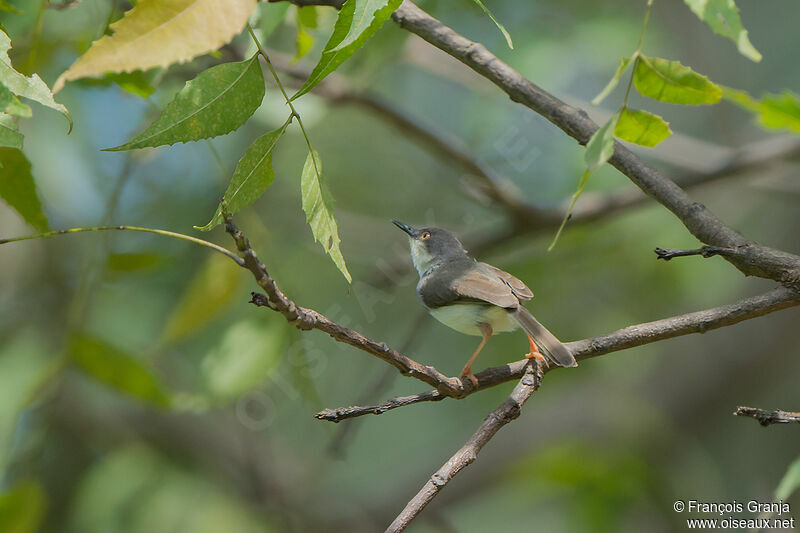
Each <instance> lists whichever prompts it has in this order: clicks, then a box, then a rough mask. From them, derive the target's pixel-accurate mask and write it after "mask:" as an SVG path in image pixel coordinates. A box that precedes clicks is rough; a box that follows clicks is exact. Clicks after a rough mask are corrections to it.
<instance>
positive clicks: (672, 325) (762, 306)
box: [317, 287, 800, 422]
mask: <svg viewBox="0 0 800 533" xmlns="http://www.w3.org/2000/svg"><path fill="white" fill-rule="evenodd" d="M796 305H800V293H797V292H795V291H794V290H792V289H789V288H784V287H781V288H778V289H774V290H772V291H770V292H768V293H765V294H762V295H759V296H753V297H751V298H745V299H743V300H739V301H738V302H736V303H733V304H728V305H722V306H720V307H714V308H712V309H705V310H703V311H696V312H694V313H687V314H684V315H678V316H674V317H670V318H664V319H661V320H656V321H654V322H647V323H644V324H636V325H634V326H628V327H627V328H622V329H619V330H617V331H613V332H611V333H607V334H605V335H598V336H597V337H591V338H589V339H584V340H580V341H574V342H568V343H566V346H567V348H568V349H569V351H570V353H572V355H573V356H575V359H577V360H578V361H583V360H585V359H590V358H593V357H598V356H600V355H605V354H609V353H612V352H617V351H620V350H626V349H628V348H635V347H637V346H642V345H644V344H650V343H652V342H658V341H662V340H665V339H671V338H673V337H679V336H682V335H689V334H691V333H705V332H706V331H710V330H712V329H718V328H721V327H725V326H730V325H733V324H736V323H738V322H742V321H744V320H749V319H752V318H756V317H759V316H763V315H766V314H769V313H773V312H775V311H779V310H781V309H786V308H788V307H792V306H796ZM526 363H527V359H522V360H519V361H514V362H513V363H508V364H505V365H502V366H497V367H492V368H487V369H486V370H483V371H481V372H478V373H477V374H475V377H476V378H477V380H478V386H477V387H476V388H474V389H472V390H470V391H469V392H466V393H465V395H464V396H468V395H470V394H474V393H475V392H478V391H480V390H484V389H487V388H489V387H494V386H496V385H500V384H501V383H505V382H507V381H511V380H513V379H518V378H519V377H520V376H521V375H522V373H523V372H524V369H525V365H526ZM556 368H558V367H551V368H549V369H546V370H545V372H547V371H551V370H554V369H556ZM445 397H447V396H446V395H444V394H438V391H427V392H422V393H419V394H415V395H413V396H402V397H399V398H392V399H391V400H387V401H386V402H384V403H382V404H378V405H375V406H365V407H345V408H339V409H326V410H325V411H322V412H321V413H320V414H322V413H324V414H325V416H319V415H317V418H319V419H321V420H330V421H334V422H338V421H339V420H344V419H346V418H353V417H356V416H362V415H365V414H382V413H384V412H386V411H388V410H390V409H395V408H397V407H405V406H406V405H412V404H415V403H419V402H428V401H438V400H441V399H444V398H445Z"/></svg>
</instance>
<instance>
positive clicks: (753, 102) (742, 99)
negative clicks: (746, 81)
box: [720, 85, 761, 112]
mask: <svg viewBox="0 0 800 533" xmlns="http://www.w3.org/2000/svg"><path fill="white" fill-rule="evenodd" d="M720 89H722V97H723V98H724V99H725V100H728V101H729V102H732V103H734V104H736V105H738V106H739V107H741V108H742V109H746V110H747V111H753V112H758V110H759V107H760V106H761V102H759V101H758V100H757V99H755V98H753V97H752V96H750V94H749V93H747V92H746V91H740V90H739V89H731V88H730V87H725V86H724V85H720Z"/></svg>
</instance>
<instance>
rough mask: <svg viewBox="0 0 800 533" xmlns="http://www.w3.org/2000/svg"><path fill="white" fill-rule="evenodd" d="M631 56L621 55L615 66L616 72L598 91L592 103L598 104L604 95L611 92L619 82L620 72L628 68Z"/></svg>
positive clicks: (604, 97) (603, 98)
mask: <svg viewBox="0 0 800 533" xmlns="http://www.w3.org/2000/svg"><path fill="white" fill-rule="evenodd" d="M632 59H633V57H623V58H622V59H620V60H619V66H618V67H617V72H615V73H614V77H613V78H611V80H610V81H609V82H608V84H607V85H606V86H605V87H604V88H603V90H602V91H600V94H598V95H597V96H595V97H594V99H592V105H599V104H600V102H602V101H603V100H605V99H606V96H608V95H609V94H611V91H613V90H614V88H615V87H616V86H617V84H618V83H619V79H620V78H621V77H622V74H623V73H624V72H625V71H626V70H627V69H628V65H630V64H631V60H632Z"/></svg>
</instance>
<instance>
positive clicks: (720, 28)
mask: <svg viewBox="0 0 800 533" xmlns="http://www.w3.org/2000/svg"><path fill="white" fill-rule="evenodd" d="M684 2H686V5H687V6H689V7H690V8H691V10H692V11H694V14H695V15H697V17H698V18H699V19H700V20H702V21H704V22H705V23H706V24H708V25H709V27H710V28H711V29H712V30H714V33H716V34H718V35H722V36H723V37H727V38H728V39H730V40H731V41H733V42H734V43H736V47H737V48H738V49H739V53H740V54H742V55H743V56H745V57H746V58H748V59H751V60H753V61H755V62H758V61H761V54H760V53H759V51H758V50H756V49H755V47H754V46H753V43H751V42H750V38H749V37H748V36H747V30H746V29H744V28H743V27H742V21H741V19H740V18H739V8H738V7H736V3H735V2H734V1H733V0H684Z"/></svg>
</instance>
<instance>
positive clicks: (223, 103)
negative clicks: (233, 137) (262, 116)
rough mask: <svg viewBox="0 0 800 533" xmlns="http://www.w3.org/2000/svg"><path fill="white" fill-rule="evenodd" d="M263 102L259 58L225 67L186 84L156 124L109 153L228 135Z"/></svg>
mask: <svg viewBox="0 0 800 533" xmlns="http://www.w3.org/2000/svg"><path fill="white" fill-rule="evenodd" d="M263 98H264V76H263V74H262V72H261V65H260V64H259V62H258V54H256V55H254V56H253V57H252V58H251V59H247V60H245V61H239V62H236V63H223V64H222V65H217V66H215V67H211V68H209V69H206V70H204V71H203V72H201V73H200V74H199V75H198V76H197V77H196V78H195V79H193V80H191V81H189V82H187V83H186V85H185V86H184V87H183V89H181V90H180V92H178V94H177V95H175V98H174V99H173V100H172V101H171V102H170V103H169V104H167V107H166V108H165V109H164V111H163V112H162V113H161V116H159V117H158V118H157V119H156V120H155V122H153V123H152V124H151V125H150V126H149V127H148V128H147V129H146V130H145V131H144V132H142V133H141V134H139V135H137V136H136V137H134V138H133V139H132V140H131V141H129V142H127V143H125V144H123V145H122V146H117V147H115V148H107V149H106V151H109V152H115V151H120V150H133V149H137V148H145V147H154V146H161V145H164V144H169V145H172V144H175V143H177V142H189V141H197V140H200V139H208V138H209V137H216V136H218V135H225V134H226V133H230V132H232V131H233V130H235V129H237V128H238V127H239V126H241V125H242V124H244V123H245V122H246V121H247V119H248V118H250V116H251V115H252V114H253V113H254V112H255V110H256V109H258V107H259V106H260V105H261V100H262V99H263Z"/></svg>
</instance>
